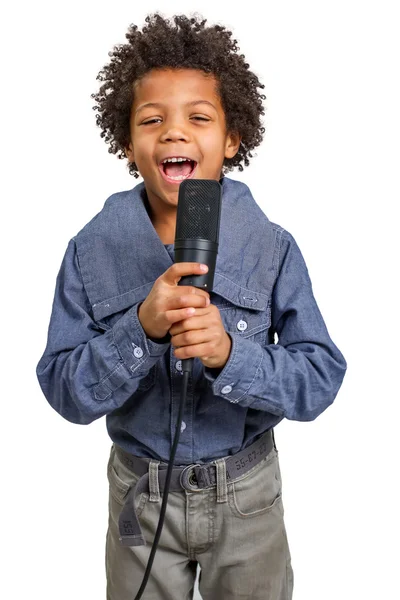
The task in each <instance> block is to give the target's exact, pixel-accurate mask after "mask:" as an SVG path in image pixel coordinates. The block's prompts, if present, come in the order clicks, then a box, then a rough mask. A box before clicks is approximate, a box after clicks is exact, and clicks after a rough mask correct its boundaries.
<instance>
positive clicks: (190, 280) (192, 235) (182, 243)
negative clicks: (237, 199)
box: [174, 179, 222, 373]
mask: <svg viewBox="0 0 400 600" xmlns="http://www.w3.org/2000/svg"><path fill="white" fill-rule="evenodd" d="M221 196H222V186H221V184H220V183H219V182H218V181H216V180H214V179H185V180H184V181H182V183H181V184H180V186H179V196H178V210H177V215H176V232H175V244H174V250H175V262H198V263H203V264H205V265H207V266H208V271H207V273H205V274H204V275H187V276H185V277H182V278H181V279H180V281H179V282H178V285H193V286H195V287H198V288H202V289H205V290H206V291H208V292H211V291H212V289H213V284H214V272H215V264H216V262H217V253H218V239H219V226H220V216H221ZM192 366H193V358H187V359H184V360H183V361H182V370H183V372H189V373H190V372H191V370H192Z"/></svg>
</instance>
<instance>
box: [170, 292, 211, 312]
mask: <svg viewBox="0 0 400 600" xmlns="http://www.w3.org/2000/svg"><path fill="white" fill-rule="evenodd" d="M199 291H202V290H199ZM209 304H210V298H209V295H208V294H207V293H206V294H197V293H194V294H185V295H179V296H173V297H172V298H169V300H168V310H174V309H178V308H186V307H189V306H192V307H194V308H204V307H206V306H209Z"/></svg>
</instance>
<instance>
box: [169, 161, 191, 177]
mask: <svg viewBox="0 0 400 600" xmlns="http://www.w3.org/2000/svg"><path fill="white" fill-rule="evenodd" d="M191 172H192V163H190V162H188V161H185V162H180V163H177V162H176V163H166V164H165V165H164V173H165V174H166V175H168V177H182V176H186V175H190V173H191Z"/></svg>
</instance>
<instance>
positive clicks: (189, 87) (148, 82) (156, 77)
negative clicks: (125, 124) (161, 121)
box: [133, 69, 218, 103]
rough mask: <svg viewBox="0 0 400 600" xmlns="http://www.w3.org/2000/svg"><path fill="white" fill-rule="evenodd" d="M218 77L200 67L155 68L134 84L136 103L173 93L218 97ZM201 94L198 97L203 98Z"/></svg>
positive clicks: (166, 96) (169, 95)
mask: <svg viewBox="0 0 400 600" xmlns="http://www.w3.org/2000/svg"><path fill="white" fill-rule="evenodd" d="M216 83H217V80H216V77H215V76H214V75H213V74H212V73H211V74H210V73H205V72H204V71H201V70H199V69H153V70H151V71H149V72H148V73H146V74H145V75H144V76H143V77H142V78H140V79H139V80H137V81H135V82H134V84H133V91H134V103H138V102H139V101H142V100H143V99H146V100H148V101H149V102H150V101H152V100H154V101H157V99H162V98H163V99H165V100H166V99H168V98H169V97H171V94H179V95H180V96H182V97H183V96H185V95H187V96H188V97H189V96H191V95H197V96H198V95H199V94H200V96H202V95H204V96H205V98H206V97H208V96H212V97H214V99H215V98H218V93H217V89H216ZM200 96H199V98H198V99H202V98H201V97H200Z"/></svg>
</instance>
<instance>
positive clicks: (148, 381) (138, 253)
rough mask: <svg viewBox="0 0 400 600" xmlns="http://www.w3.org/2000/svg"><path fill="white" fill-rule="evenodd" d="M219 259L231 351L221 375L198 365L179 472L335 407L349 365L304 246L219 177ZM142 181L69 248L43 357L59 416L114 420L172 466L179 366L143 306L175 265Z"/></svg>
mask: <svg viewBox="0 0 400 600" xmlns="http://www.w3.org/2000/svg"><path fill="white" fill-rule="evenodd" d="M220 183H221V185H222V203H221V225H220V236H219V252H218V257H217V264H216V270H215V277H214V288H213V291H212V292H210V298H211V302H212V303H213V304H215V305H216V306H217V307H218V309H219V311H220V314H221V319H222V322H223V324H224V327H225V330H226V331H227V333H228V334H229V336H230V337H231V340H232V348H231V353H230V356H229V358H228V361H227V363H226V364H225V366H224V367H223V368H222V369H209V368H205V367H204V365H203V364H202V362H201V361H200V359H198V358H195V359H194V364H193V372H192V375H191V377H190V379H189V385H188V392H187V400H186V405H185V409H184V415H183V423H182V427H181V436H180V440H179V444H178V448H177V453H176V458H175V464H177V465H187V464H191V463H195V462H197V463H204V462H207V461H211V460H214V459H217V458H221V457H223V456H228V455H231V454H234V453H236V452H239V451H240V450H242V449H243V448H245V447H247V446H249V445H250V444H251V443H252V442H253V441H254V440H255V439H256V438H257V437H259V436H260V435H261V434H262V433H264V432H265V431H266V430H267V429H270V428H271V427H275V426H276V425H277V424H278V423H279V422H280V421H281V420H282V419H284V418H286V419H291V420H296V421H311V420H313V419H315V418H316V417H317V416H318V415H320V414H321V413H322V412H323V411H324V410H325V409H326V408H327V407H328V406H329V405H330V404H332V402H333V401H334V399H335V397H336V395H337V393H338V390H339V388H340V386H341V383H342V381H343V378H344V374H345V372H346V368H347V365H346V361H345V359H344V357H343V355H342V354H341V352H340V351H339V349H338V348H337V347H336V345H335V344H334V343H333V341H332V340H331V338H330V336H329V333H328V331H327V328H326V326H325V323H324V320H323V317H322V315H321V313H320V310H319V308H318V306H317V303H316V300H315V298H314V295H313V291H312V285H311V281H310V277H309V274H308V270H307V267H306V264H305V262H304V259H303V256H302V254H301V252H300V249H299V247H298V245H297V243H296V242H295V240H294V238H293V237H292V235H291V234H290V233H288V232H287V231H286V230H284V229H283V228H282V227H280V226H279V225H277V224H275V223H272V222H271V221H269V219H268V218H267V217H266V215H265V214H264V213H263V211H262V210H261V208H260V207H259V206H258V205H257V203H256V202H255V200H254V198H253V196H252V194H251V192H250V189H249V188H248V186H247V185H245V184H244V183H241V182H239V181H236V180H233V179H230V178H227V177H223V178H222V179H221V180H220ZM146 199H147V197H146V188H145V185H144V182H142V183H140V184H138V185H136V187H134V188H133V189H132V190H129V191H124V192H120V193H117V194H113V195H112V196H110V197H109V198H108V199H107V201H106V202H105V204H104V207H103V209H102V210H101V211H100V212H99V213H98V214H97V215H96V216H95V217H94V218H93V219H92V220H91V221H90V222H89V223H88V224H87V225H86V226H85V227H84V228H83V229H82V230H81V231H80V232H79V233H78V234H77V235H76V236H75V237H73V238H72V239H71V240H70V242H69V244H68V247H67V250H66V253H65V256H64V259H63V262H62V265H61V268H60V271H59V274H58V276H57V282H56V289H55V296H54V302H53V308H52V314H51V319H50V324H49V330H48V340H47V346H46V349H45V352H44V354H43V356H42V358H41V359H40V361H39V363H38V366H37V376H38V380H39V383H40V386H41V389H42V391H43V393H44V395H45V397H46V398H47V400H48V402H49V403H50V405H51V406H52V407H53V408H54V409H55V410H56V411H57V412H58V413H60V415H62V416H63V417H64V418H65V419H67V420H68V421H71V422H73V423H80V424H87V423H90V422H92V421H94V420H95V419H99V418H100V417H102V416H103V415H106V424H107V429H108V433H109V435H110V437H111V439H112V441H113V442H115V443H116V444H118V445H120V446H121V447H123V448H124V449H125V450H127V451H128V452H131V453H133V454H135V455H136V456H140V457H147V458H154V459H157V460H162V461H168V458H169V454H170V450H171V446H172V441H173V438H174V433H175V426H176V422H177V418H178V409H179V400H180V392H181V384H182V363H181V361H179V360H177V359H176V358H175V357H174V354H173V351H172V350H173V349H172V347H171V344H170V343H169V342H165V343H157V342H155V341H154V340H150V339H149V338H148V337H147V336H146V334H145V332H144V330H143V328H142V326H141V323H140V321H139V319H138V314H137V309H138V306H139V304H140V303H141V302H143V300H144V299H145V298H146V297H147V295H148V294H149V292H150V290H151V288H152V286H153V284H154V282H155V280H156V279H157V278H158V277H159V276H160V275H161V274H162V273H164V272H165V271H166V269H168V267H170V266H171V265H172V263H173V245H164V244H163V243H162V241H161V240H160V238H159V236H158V234H157V232H156V231H155V229H154V227H153V224H152V222H151V220H150V218H149V216H148V213H147V210H146Z"/></svg>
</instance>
